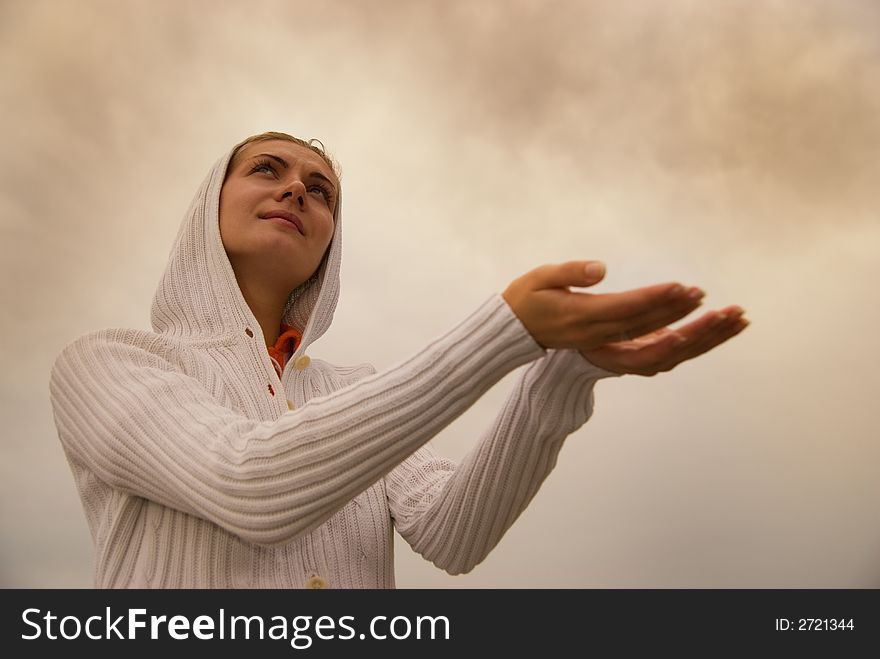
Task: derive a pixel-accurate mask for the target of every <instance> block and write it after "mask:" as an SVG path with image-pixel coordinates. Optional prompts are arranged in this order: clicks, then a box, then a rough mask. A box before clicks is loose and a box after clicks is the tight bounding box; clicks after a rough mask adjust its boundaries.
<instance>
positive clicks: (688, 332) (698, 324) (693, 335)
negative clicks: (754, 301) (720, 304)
mask: <svg viewBox="0 0 880 659" xmlns="http://www.w3.org/2000/svg"><path fill="white" fill-rule="evenodd" d="M744 313H745V311H744V310H743V308H742V307H740V306H738V305H731V306H729V307H725V308H724V309H719V310H717V311H709V312H708V313H705V314H703V315H702V316H700V317H699V318H697V319H696V320H694V321H693V322H691V323H688V324H687V325H682V326H681V327H679V328H677V329H676V330H675V331H676V333H678V334H679V335H681V336H683V337H684V338H686V339H687V340H688V341H689V342H696V341H699V340H701V339H702V338H703V337H704V336H705V335H706V333H707V332H710V331H712V330H713V329H714V328H718V327H720V326H721V325H723V324H724V323H725V322H728V321H730V320H735V319H737V318H741V317H742V315H743V314H744Z"/></svg>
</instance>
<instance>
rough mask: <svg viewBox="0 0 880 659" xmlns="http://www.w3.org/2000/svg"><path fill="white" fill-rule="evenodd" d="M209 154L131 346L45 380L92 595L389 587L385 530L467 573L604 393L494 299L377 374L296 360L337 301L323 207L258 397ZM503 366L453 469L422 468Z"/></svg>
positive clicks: (257, 361)
mask: <svg viewBox="0 0 880 659" xmlns="http://www.w3.org/2000/svg"><path fill="white" fill-rule="evenodd" d="M230 155H231V151H230V152H228V153H227V154H226V155H225V156H224V157H223V158H221V159H220V160H219V161H218V162H217V163H216V164H215V165H214V167H213V168H212V170H211V172H210V173H209V175H208V177H207V178H206V179H205V181H204V182H203V184H202V186H201V187H200V189H199V192H198V193H197V195H196V198H195V200H194V201H193V203H192V205H191V206H190V209H189V212H188V213H187V215H186V217H185V218H184V222H183V224H182V225H181V229H180V231H179V232H178V236H177V240H176V241H175V244H174V247H173V248H172V251H171V255H170V258H169V263H168V266H167V268H166V271H165V273H164V275H163V277H162V279H161V281H160V284H159V287H158V290H157V291H156V295H155V297H154V301H153V310H152V326H153V328H152V329H153V331H145V330H133V329H106V330H100V331H97V332H93V333H90V334H88V335H86V336H83V337H80V338H79V339H77V340H76V341H73V342H72V343H70V344H68V345H67V346H66V347H65V348H64V350H63V351H62V352H61V354H60V355H59V356H58V358H57V359H56V361H55V364H54V366H53V369H52V374H51V379H50V383H49V388H50V396H51V402H52V406H53V411H54V418H55V423H56V426H57V429H58V434H59V438H60V440H61V443H62V446H63V448H64V451H65V454H66V456H67V459H68V461H69V464H70V467H71V470H72V472H73V475H74V480H75V482H76V486H77V488H78V490H79V493H80V496H81V498H82V502H83V507H84V511H85V514H86V519H87V521H88V524H89V528H90V530H91V533H92V537H93V539H94V542H95V548H96V562H95V585H96V586H97V587H136V588H151V587H156V588H181V587H183V588H237V587H249V588H301V587H315V584H319V585H321V586H326V587H331V588H334V587H336V588H389V587H394V570H393V536H392V533H393V529H394V528H396V529H397V531H398V532H399V533H400V534H401V535H402V536H403V537H404V538H405V539H406V540H407V541H408V542H409V543H410V545H411V546H412V547H413V548H414V549H415V550H416V551H418V552H419V553H420V554H422V555H423V556H424V557H425V558H426V559H428V560H430V561H432V562H433V563H434V564H435V565H437V566H438V567H440V568H442V569H444V570H446V571H447V572H449V573H450V574H459V573H463V572H467V571H469V570H471V569H472V568H473V567H474V566H475V565H477V564H478V563H479V562H480V561H482V560H483V559H484V558H485V557H486V555H487V554H488V553H489V551H490V550H491V549H492V548H493V547H494V546H495V545H496V544H497V543H498V541H499V540H500V539H501V537H502V536H503V534H504V533H505V531H506V530H507V529H508V528H509V527H510V525H511V524H512V523H513V522H514V520H515V519H516V518H517V517H518V516H519V514H520V513H521V512H522V511H523V510H524V509H525V507H526V506H527V505H528V503H529V501H531V499H532V497H533V496H534V495H535V493H536V492H537V490H538V488H539V487H540V485H541V483H542V482H543V480H544V479H545V478H546V476H547V474H548V473H549V472H550V471H551V470H552V469H553V466H554V465H555V462H556V456H557V454H558V452H559V449H560V448H561V446H562V442H563V440H564V439H565V437H566V436H567V435H569V434H570V433H571V432H572V431H574V430H576V429H577V428H579V427H580V426H581V425H582V424H583V423H584V422H585V421H586V420H587V419H588V418H589V416H590V414H591V412H592V404H593V391H592V390H593V385H594V383H595V382H596V380H597V379H599V378H602V377H608V376H614V375H616V374H613V373H608V372H607V371H604V370H602V369H599V368H597V367H595V366H593V365H591V364H589V363H588V362H587V361H586V360H584V359H583V358H582V357H581V356H580V355H579V354H578V353H577V352H576V351H568V350H562V351H557V350H544V349H543V348H542V347H541V346H540V345H538V344H537V343H536V342H535V341H534V339H533V338H532V337H531V335H530V334H529V333H528V331H527V330H526V329H525V327H524V326H523V325H522V323H520V321H519V319H517V317H516V316H515V314H514V313H513V311H512V310H511V309H510V307H509V306H508V305H507V304H506V302H505V301H504V299H503V298H502V297H501V296H500V295H498V294H493V295H491V296H489V297H488V298H487V299H486V300H485V302H483V303H482V304H481V305H480V306H479V307H478V308H477V309H476V310H474V311H473V312H471V313H470V314H469V315H467V316H466V317H465V318H464V320H462V321H461V322H459V323H458V324H457V325H455V326H454V327H452V328H451V329H450V330H448V331H447V332H445V333H444V334H442V335H440V336H438V337H437V338H436V339H435V340H433V341H431V342H430V343H429V344H428V345H427V346H426V347H425V348H424V349H422V350H420V351H418V352H417V353H416V354H414V355H412V356H410V357H409V358H407V359H404V360H402V361H399V362H398V363H396V364H394V365H393V366H391V367H390V368H388V369H386V370H384V371H382V372H381V373H377V372H376V371H375V369H374V368H373V367H372V366H370V365H369V364H361V365H358V366H352V367H340V366H334V365H332V364H329V363H327V362H325V361H323V360H321V359H318V358H316V356H315V355H314V354H313V353H308V356H309V357H310V358H311V359H310V361H309V360H308V359H304V358H303V357H304V356H305V355H306V354H307V351H308V349H309V347H310V346H311V345H312V344H313V343H314V341H315V340H316V339H318V338H319V337H320V336H321V335H322V334H323V333H324V332H325V331H326V330H327V328H328V327H329V326H330V323H331V322H332V317H333V312H334V310H335V307H336V302H337V300H338V296H339V266H340V260H341V250H342V247H341V244H342V234H341V225H342V223H341V210H340V209H341V197H340V199H339V201H338V203H337V215H336V218H335V219H336V227H335V233H334V236H333V240H332V243H331V247H330V249H329V250H328V254H327V256H326V257H325V259H324V261H323V262H322V265H321V267H320V268H319V277H318V280H317V281H316V282H315V283H314V284H312V285H311V286H310V287H308V288H305V289H304V290H303V291H297V294H296V295H293V294H292V295H291V298H290V299H289V301H288V304H287V307H286V309H285V314H284V318H283V319H282V320H283V322H284V323H287V324H289V325H291V326H293V327H296V328H298V329H300V330H301V331H302V333H303V338H302V341H301V342H300V343H299V345H298V346H297V349H296V350H295V352H294V354H293V355H291V357H290V359H289V360H288V362H287V363H286V365H285V367H284V370H283V373H282V376H281V378H280V379H279V377H278V375H277V373H276V371H275V368H274V366H273V362H272V359H271V358H270V356H269V353H268V351H267V348H266V342H265V340H264V338H263V334H262V331H261V329H260V326H259V324H258V323H257V322H256V319H255V317H254V316H253V314H252V313H251V311H250V309H249V308H248V306H247V304H246V303H245V301H244V298H243V296H242V295H241V291H240V290H239V288H238V285H237V282H236V280H235V275H234V272H233V271H232V268H231V265H230V263H229V260H228V258H227V257H226V254H225V251H224V250H223V247H222V243H221V241H220V233H219V224H218V206H219V195H220V186H221V184H222V181H223V177H224V174H225V170H226V166H227V164H228V162H229V157H230ZM530 362H531V363H530ZM525 364H529V365H528V367H526V368H525V369H523V371H522V373H521V374H520V376H519V377H518V379H517V380H516V382H515V384H514V387H513V389H512V391H511V392H510V394H509V396H508V397H507V400H506V402H505V404H504V405H503V407H502V409H501V411H500V412H499V414H498V416H497V417H496V419H495V421H494V422H493V423H492V425H491V427H489V428H488V429H487V430H486V431H485V433H484V434H483V435H482V436H481V437H476V438H474V448H473V450H472V451H471V452H470V453H469V454H468V455H467V456H466V457H465V459H464V460H463V461H462V462H461V464H459V465H458V466H456V465H455V464H454V463H453V462H451V461H449V460H447V459H444V458H442V457H439V456H437V455H436V454H435V453H434V452H433V451H432V450H431V449H430V448H429V446H428V445H427V442H428V441H429V440H430V439H431V438H432V437H434V436H435V435H436V434H437V433H438V432H440V431H441V430H442V429H443V428H445V427H446V426H447V425H449V424H450V423H451V422H452V421H453V420H454V419H456V418H457V417H458V416H460V415H461V414H462V413H463V412H464V411H465V410H467V409H468V408H469V407H470V406H471V405H472V404H473V403H474V402H475V401H477V400H478V399H479V398H480V396H481V395H482V394H483V393H485V392H486V391H487V390H488V389H489V388H490V387H492V386H493V385H494V384H495V383H497V382H498V381H499V380H500V379H501V378H502V377H504V376H505V375H506V374H507V373H509V372H511V371H512V370H514V369H516V368H518V367H520V366H523V365H525ZM290 408H292V409H290Z"/></svg>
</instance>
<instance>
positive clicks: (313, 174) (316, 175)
mask: <svg viewBox="0 0 880 659" xmlns="http://www.w3.org/2000/svg"><path fill="white" fill-rule="evenodd" d="M260 156H267V157H269V158H272V160H275V161H277V162H278V163H279V164H281V165H283V166H284V168H285V169H287V168H288V167H290V165H288V164H287V161H286V160H285V159H284V158H281V157H279V156H276V155H273V154H271V153H258V154H257V155H255V156H252V157H253V158H259V157H260ZM308 176H311V177H313V178H319V179H321V180H323V181H327V183H329V184H330V189H331V190H333V196H334V197H335V196H336V186H335V185H333V181H331V180H330V179H329V178H327V177H326V176H324V175H323V174H322V173H321V172H319V171H317V170H316V171H314V172H309V173H308Z"/></svg>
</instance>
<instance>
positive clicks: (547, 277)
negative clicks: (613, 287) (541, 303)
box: [529, 261, 605, 290]
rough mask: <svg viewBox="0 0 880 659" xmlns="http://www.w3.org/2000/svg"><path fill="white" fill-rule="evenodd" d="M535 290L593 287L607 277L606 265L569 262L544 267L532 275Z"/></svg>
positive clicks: (532, 272) (595, 262)
mask: <svg viewBox="0 0 880 659" xmlns="http://www.w3.org/2000/svg"><path fill="white" fill-rule="evenodd" d="M529 274H530V276H531V278H532V281H531V282H530V283H531V285H532V289H533V290H542V289H545V288H564V287H566V286H592V285H594V284H598V283H599V282H600V281H602V279H603V278H604V277H605V264H604V263H602V262H601V261H568V262H567V263H560V264H555V265H551V264H548V265H542V266H539V267H537V268H535V269H534V270H532V271H531V272H530V273H529Z"/></svg>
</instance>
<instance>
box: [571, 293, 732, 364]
mask: <svg viewBox="0 0 880 659" xmlns="http://www.w3.org/2000/svg"><path fill="white" fill-rule="evenodd" d="M743 313H744V311H743V309H742V308H741V307H738V306H736V305H734V306H731V307H726V308H724V309H722V310H720V311H712V312H709V313H707V314H705V315H703V316H701V317H700V318H699V319H697V320H695V321H694V322H692V323H689V324H687V325H683V326H682V327H679V328H678V329H675V330H672V329H669V328H668V327H664V328H661V329H658V330H655V331H654V332H651V333H649V334H646V335H644V336H640V337H638V338H635V339H628V338H627V337H624V340H623V341H616V342H613V343H607V344H605V345H603V346H600V347H598V348H594V349H592V350H581V351H580V353H581V355H583V356H584V358H585V359H586V360H587V361H589V362H590V363H592V364H595V365H596V366H598V367H599V368H604V369H605V370H606V371H612V372H614V373H621V374H624V373H632V374H635V375H646V376H649V377H650V376H653V375H656V374H657V373H660V372H665V371H670V370H672V369H673V368H675V367H676V366H678V365H679V364H680V363H681V362H683V361H687V360H688V359H693V358H694V357H697V356H699V355H702V354H703V353H704V352H708V351H709V350H711V349H712V348H714V347H715V346H718V345H721V344H722V343H724V342H725V341H727V340H728V339H731V338H733V337H734V336H736V335H737V334H739V333H740V332H742V331H743V330H744V329H745V328H746V327H748V325H749V321H748V320H746V319H745V318H743V317H742V314H743Z"/></svg>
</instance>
